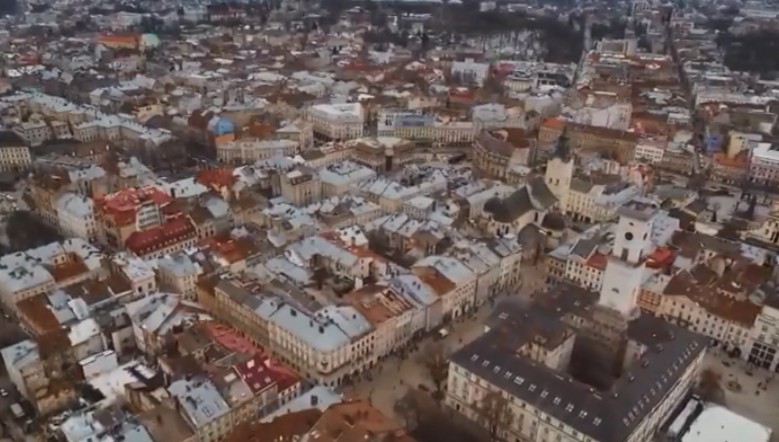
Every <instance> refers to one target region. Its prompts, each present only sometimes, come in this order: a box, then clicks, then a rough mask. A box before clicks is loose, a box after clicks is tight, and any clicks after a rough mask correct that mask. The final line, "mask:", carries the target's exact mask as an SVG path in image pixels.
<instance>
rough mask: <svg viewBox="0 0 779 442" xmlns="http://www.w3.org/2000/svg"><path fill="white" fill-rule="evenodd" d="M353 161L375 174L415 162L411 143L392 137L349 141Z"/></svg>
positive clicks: (413, 148) (413, 147) (347, 144)
mask: <svg viewBox="0 0 779 442" xmlns="http://www.w3.org/2000/svg"><path fill="white" fill-rule="evenodd" d="M345 144H346V146H348V148H349V149H350V151H351V152H352V153H351V158H352V160H353V161H355V162H357V163H359V164H362V165H363V166H365V167H368V168H370V169H373V170H374V171H376V172H377V173H381V172H389V171H392V170H398V169H399V168H401V167H403V166H405V165H407V164H409V163H412V162H414V161H415V160H416V155H415V153H414V152H415V144H414V142H413V141H410V140H406V139H403V138H398V137H394V136H380V137H377V138H358V139H356V140H349V141H347V142H346V143H345Z"/></svg>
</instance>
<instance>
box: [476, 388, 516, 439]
mask: <svg viewBox="0 0 779 442" xmlns="http://www.w3.org/2000/svg"><path fill="white" fill-rule="evenodd" d="M473 408H474V411H475V412H476V421H477V422H479V424H481V425H482V426H483V427H484V428H486V429H487V431H488V432H489V434H490V441H492V442H501V441H503V438H502V436H501V435H502V433H503V431H505V430H506V429H508V428H510V427H511V426H512V425H513V424H514V419H515V416H514V412H513V411H512V410H511V406H510V405H509V401H508V399H506V398H505V397H503V395H502V394H500V393H499V392H496V391H488V392H487V393H486V394H485V395H484V396H483V397H482V398H481V400H480V401H479V402H477V403H476V404H474V407H473Z"/></svg>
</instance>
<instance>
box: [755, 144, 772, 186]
mask: <svg viewBox="0 0 779 442" xmlns="http://www.w3.org/2000/svg"><path fill="white" fill-rule="evenodd" d="M748 179H749V181H750V182H752V183H755V184H761V185H770V186H776V185H777V184H779V150H777V149H776V148H775V146H774V145H773V144H771V143H767V142H766V143H763V142H761V143H756V144H755V147H754V148H753V149H752V154H751V160H750V163H749V172H748Z"/></svg>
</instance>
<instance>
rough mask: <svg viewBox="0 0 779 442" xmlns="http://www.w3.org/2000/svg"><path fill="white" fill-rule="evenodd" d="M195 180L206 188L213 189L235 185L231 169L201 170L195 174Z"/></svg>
mask: <svg viewBox="0 0 779 442" xmlns="http://www.w3.org/2000/svg"><path fill="white" fill-rule="evenodd" d="M195 180H196V181H197V182H198V183H200V184H202V185H204V186H206V187H211V188H215V189H221V188H223V187H231V186H232V185H233V184H235V176H234V175H233V169H232V168H231V167H219V168H216V169H205V170H201V171H199V172H198V173H197V177H196V178H195Z"/></svg>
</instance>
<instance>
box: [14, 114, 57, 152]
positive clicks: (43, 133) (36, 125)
mask: <svg viewBox="0 0 779 442" xmlns="http://www.w3.org/2000/svg"><path fill="white" fill-rule="evenodd" d="M14 132H16V133H17V134H19V136H20V137H22V138H23V139H24V141H25V142H26V144H28V145H30V146H33V147H36V146H40V145H41V144H43V143H44V142H45V141H47V140H49V139H51V138H52V136H53V135H54V133H53V131H52V130H51V127H50V126H49V125H48V124H46V122H45V121H40V120H31V121H24V122H22V123H20V124H19V125H18V126H16V127H15V128H14Z"/></svg>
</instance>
